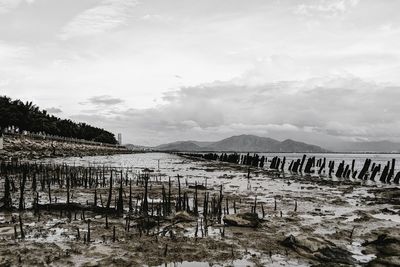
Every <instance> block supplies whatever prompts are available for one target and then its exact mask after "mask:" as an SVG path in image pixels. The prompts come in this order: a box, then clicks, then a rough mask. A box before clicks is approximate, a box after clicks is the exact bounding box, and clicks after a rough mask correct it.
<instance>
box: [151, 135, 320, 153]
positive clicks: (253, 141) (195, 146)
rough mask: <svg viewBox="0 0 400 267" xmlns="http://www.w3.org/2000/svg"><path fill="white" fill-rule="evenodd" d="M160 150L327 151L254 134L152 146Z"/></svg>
mask: <svg viewBox="0 0 400 267" xmlns="http://www.w3.org/2000/svg"><path fill="white" fill-rule="evenodd" d="M154 149H155V150H162V151H234V152H314V153H318V152H327V150H325V149H323V148H321V147H319V146H315V145H309V144H306V143H302V142H297V141H293V140H290V139H288V140H285V141H282V142H280V141H278V140H275V139H272V138H268V137H259V136H255V135H238V136H232V137H229V138H226V139H223V140H220V141H217V142H197V141H178V142H173V143H168V144H163V145H159V146H157V147H155V148H154Z"/></svg>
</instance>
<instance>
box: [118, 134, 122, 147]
mask: <svg viewBox="0 0 400 267" xmlns="http://www.w3.org/2000/svg"><path fill="white" fill-rule="evenodd" d="M118 144H120V145H122V134H121V133H119V134H118Z"/></svg>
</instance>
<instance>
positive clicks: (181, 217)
mask: <svg viewBox="0 0 400 267" xmlns="http://www.w3.org/2000/svg"><path fill="white" fill-rule="evenodd" d="M195 220H196V218H194V217H193V216H191V215H190V214H189V213H187V212H186V211H178V212H177V213H176V214H175V217H174V221H175V222H193V221H195Z"/></svg>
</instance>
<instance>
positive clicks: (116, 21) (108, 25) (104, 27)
mask: <svg viewBox="0 0 400 267" xmlns="http://www.w3.org/2000/svg"><path fill="white" fill-rule="evenodd" d="M136 5H137V1H136V0H103V1H102V2H101V4H100V5H98V6H95V7H93V8H90V9H87V10H85V11H83V12H82V13H80V14H78V15H77V16H76V17H75V18H73V19H72V21H70V22H69V23H68V24H67V25H65V27H64V28H63V30H62V33H61V34H60V35H59V37H60V39H62V40H66V39H70V38H73V37H80V36H86V35H94V34H99V33H103V32H106V31H109V30H112V29H114V28H116V27H119V26H122V25H124V24H126V22H127V20H128V19H129V18H130V17H131V13H132V9H133V8H134V7H135V6H136Z"/></svg>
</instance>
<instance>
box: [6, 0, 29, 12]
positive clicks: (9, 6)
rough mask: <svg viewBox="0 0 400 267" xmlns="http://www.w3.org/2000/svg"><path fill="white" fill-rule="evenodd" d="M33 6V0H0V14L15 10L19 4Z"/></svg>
mask: <svg viewBox="0 0 400 267" xmlns="http://www.w3.org/2000/svg"><path fill="white" fill-rule="evenodd" d="M23 2H26V3H27V4H33V3H34V2H35V0H25V1H23V0H0V14H2V13H8V12H10V11H12V10H14V9H16V8H17V7H18V6H19V5H20V4H21V3H23Z"/></svg>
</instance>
